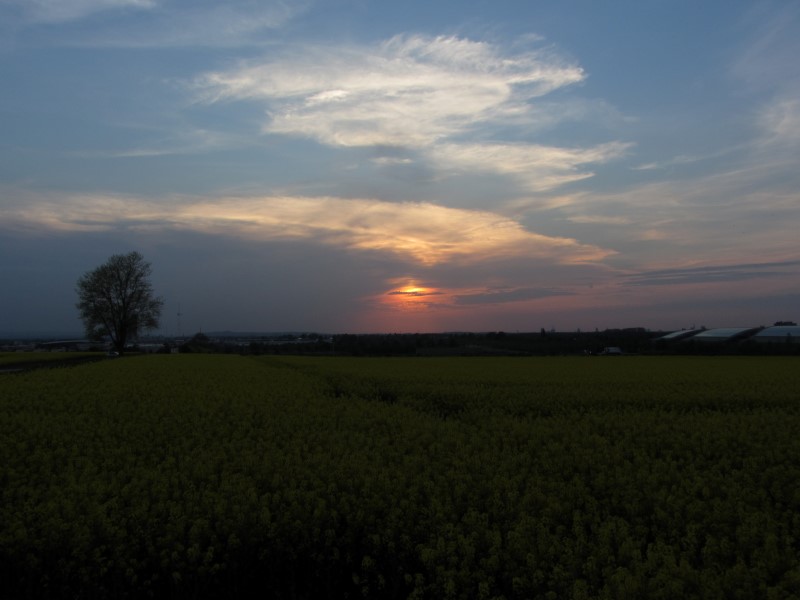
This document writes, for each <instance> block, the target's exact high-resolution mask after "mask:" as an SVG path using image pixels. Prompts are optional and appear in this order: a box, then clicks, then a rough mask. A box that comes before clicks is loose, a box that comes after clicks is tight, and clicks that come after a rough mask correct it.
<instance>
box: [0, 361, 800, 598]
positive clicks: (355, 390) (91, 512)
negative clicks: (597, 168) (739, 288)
mask: <svg viewBox="0 0 800 600" xmlns="http://www.w3.org/2000/svg"><path fill="white" fill-rule="evenodd" d="M798 367H800V362H799V361H798V359H797V358H791V357H785V358H781V357H772V358H767V357H762V358H752V357H751V358H745V357H614V358H601V357H594V358H443V359H419V358H408V359H404V358H394V359H380V358H308V357H281V358H275V357H239V356H222V355H218V356H214V355H159V356H144V357H130V358H124V359H116V360H111V361H103V362H99V363H92V364H86V365H81V366H77V367H74V368H68V369H55V370H39V371H32V372H28V373H21V374H6V375H2V376H0V582H2V587H3V590H4V592H3V593H4V597H5V598H66V597H69V598H111V597H114V598H125V597H131V598H133V597H136V598H138V597H145V596H150V597H171V598H211V597H219V596H230V597H256V596H257V597H260V598H321V597H327V598H346V597H351V598H358V597H365V598H436V599H438V598H487V599H488V598H508V599H511V598H515V599H517V598H518V599H523V598H525V599H528V598H543V599H550V598H576V599H580V598H609V599H610V598H614V599H617V598H665V599H666V598H669V599H672V598H720V599H723V598H724V599H728V598H776V599H778V598H798V597H799V596H798V594H799V593H800V592H798V591H799V590H800V484H799V483H798V482H800V436H798V431H800V375H798V373H800V368H798Z"/></svg>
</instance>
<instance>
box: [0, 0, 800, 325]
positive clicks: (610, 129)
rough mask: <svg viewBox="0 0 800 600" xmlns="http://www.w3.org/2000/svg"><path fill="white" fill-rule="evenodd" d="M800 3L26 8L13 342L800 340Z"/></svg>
mask: <svg viewBox="0 0 800 600" xmlns="http://www.w3.org/2000/svg"><path fill="white" fill-rule="evenodd" d="M798 57H800V2H797V1H794V0H785V1H782V2H781V1H770V2H757V1H737V0H704V1H703V2H697V1H695V0H690V1H688V0H630V1H629V0H615V1H614V2H596V1H594V0H491V1H488V0H485V1H483V0H481V1H479V0H458V1H456V0H441V1H431V0H424V1H418V0H406V1H404V2H390V1H378V0H299V1H297V0H295V1H291V2H290V1H286V2H284V1H272V0H263V1H258V0H229V1H227V2H224V3H222V2H214V1H209V0H0V81H2V93H0V333H6V334H8V333H21V332H54V331H61V332H74V331H80V330H81V323H80V320H79V316H78V311H77V309H76V308H75V303H76V301H77V295H76V292H75V284H76V281H77V280H78V278H79V277H80V276H81V275H82V274H84V273H85V272H87V271H89V270H91V269H93V268H95V267H97V266H99V265H100V264H102V263H104V262H105V261H106V260H107V259H108V258H109V257H110V256H111V255H114V254H119V253H127V252H130V251H132V250H136V251H139V252H140V253H141V254H142V255H143V256H144V257H145V259H146V260H147V261H148V262H150V263H151V265H152V276H151V281H152V284H153V287H154V289H155V291H156V293H157V294H158V295H159V296H160V297H162V298H163V300H164V311H163V314H162V319H161V328H160V330H159V331H158V332H159V333H163V334H167V335H182V334H192V333H195V332H197V331H204V332H209V331H219V330H229V331H309V332H310V331H315V332H327V333H361V332H376V333H377V332H441V331H507V332H515V331H539V330H540V328H546V329H548V330H549V329H556V330H560V331H569V330H576V329H582V330H584V331H585V330H594V329H600V330H603V329H607V328H618V327H646V328H648V329H652V330H664V331H668V330H676V329H681V328H688V327H692V326H698V327H699V326H706V327H725V326H743V327H744V326H747V327H749V326H758V325H770V324H772V323H773V322H775V321H778V320H794V321H797V320H798V319H800V241H799V240H800V235H798V234H800V160H799V159H800V60H798Z"/></svg>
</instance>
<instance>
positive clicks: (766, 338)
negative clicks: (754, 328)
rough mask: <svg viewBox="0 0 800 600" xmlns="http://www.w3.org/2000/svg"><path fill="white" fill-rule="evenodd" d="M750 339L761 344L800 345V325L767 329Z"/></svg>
mask: <svg viewBox="0 0 800 600" xmlns="http://www.w3.org/2000/svg"><path fill="white" fill-rule="evenodd" d="M751 339H752V340H753V341H755V342H759V343H762V344H763V343H766V344H769V343H772V344H777V343H780V344H800V325H775V326H773V327H767V328H765V329H762V330H761V331H759V332H758V333H756V334H755V335H754V336H753V337H752V338H751Z"/></svg>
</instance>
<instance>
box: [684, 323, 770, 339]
mask: <svg viewBox="0 0 800 600" xmlns="http://www.w3.org/2000/svg"><path fill="white" fill-rule="evenodd" d="M759 329H760V327H719V328H717V329H706V330H705V331H701V332H700V333H698V334H697V335H693V336H692V337H690V338H688V339H689V340H691V341H693V342H695V341H696V342H702V343H722V342H733V341H736V340H741V339H744V338H747V337H750V336H751V335H753V334H754V333H756V332H757V331H759Z"/></svg>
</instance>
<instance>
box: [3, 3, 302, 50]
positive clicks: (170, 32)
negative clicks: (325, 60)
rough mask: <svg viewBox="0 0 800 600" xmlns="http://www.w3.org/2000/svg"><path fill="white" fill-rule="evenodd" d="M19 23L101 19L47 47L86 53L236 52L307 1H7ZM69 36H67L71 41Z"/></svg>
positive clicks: (63, 34) (287, 18) (62, 33)
mask: <svg viewBox="0 0 800 600" xmlns="http://www.w3.org/2000/svg"><path fill="white" fill-rule="evenodd" d="M12 2H14V3H15V4H16V5H17V6H18V7H19V8H20V9H21V16H22V21H23V22H26V21H27V22H28V23H34V24H35V23H45V24H51V25H62V24H67V23H68V22H75V21H80V20H82V19H87V18H90V17H94V16H99V15H101V14H102V15H103V16H104V20H103V21H102V23H93V27H92V29H91V30H86V29H81V30H80V31H78V32H77V35H74V34H75V33H76V32H74V31H72V32H71V31H70V30H68V29H64V30H62V31H59V35H58V37H54V38H51V39H50V40H49V41H50V43H61V44H66V45H78V46H90V47H98V46H99V47H121V48H152V47H181V46H203V47H236V46H247V45H254V44H259V45H263V44H264V43H265V40H264V38H263V37H262V36H260V35H259V34H260V33H261V32H263V31H265V30H270V29H277V28H279V27H282V26H283V25H285V24H286V23H287V22H288V21H290V20H291V19H293V18H294V17H296V16H297V15H299V14H301V13H303V12H304V11H305V10H306V9H307V8H308V5H309V3H310V0H295V1H293V2H286V1H284V0H263V1H259V2H256V3H254V2H251V1H247V0H229V1H227V2H224V3H222V2H217V1H216V0H192V1H172V2H167V1H164V0H12ZM71 34H72V35H71Z"/></svg>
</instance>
